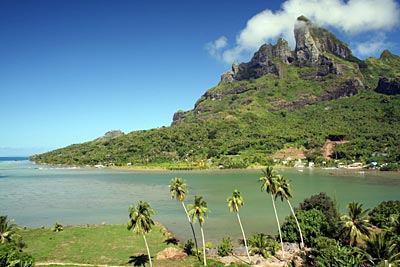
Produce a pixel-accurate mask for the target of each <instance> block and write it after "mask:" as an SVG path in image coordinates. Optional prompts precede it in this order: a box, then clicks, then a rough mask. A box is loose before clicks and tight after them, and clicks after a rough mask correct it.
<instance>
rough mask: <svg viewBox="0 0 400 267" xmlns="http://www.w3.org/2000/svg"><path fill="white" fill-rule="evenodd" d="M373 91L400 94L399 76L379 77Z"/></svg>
mask: <svg viewBox="0 0 400 267" xmlns="http://www.w3.org/2000/svg"><path fill="white" fill-rule="evenodd" d="M375 92H377V93H381V94H385V95H399V94H400V77H398V78H395V79H390V78H385V77H381V78H380V79H379V81H378V86H377V87H376V88H375Z"/></svg>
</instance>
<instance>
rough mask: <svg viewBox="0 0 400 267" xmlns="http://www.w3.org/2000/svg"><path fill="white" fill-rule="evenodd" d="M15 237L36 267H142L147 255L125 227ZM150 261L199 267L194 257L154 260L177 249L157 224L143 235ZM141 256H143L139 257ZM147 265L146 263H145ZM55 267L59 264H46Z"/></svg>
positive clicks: (24, 231) (27, 233)
mask: <svg viewBox="0 0 400 267" xmlns="http://www.w3.org/2000/svg"><path fill="white" fill-rule="evenodd" d="M19 234H20V235H21V236H22V238H23V240H24V242H25V243H26V244H27V248H26V249H25V251H26V252H28V253H30V254H31V255H32V256H33V257H34V258H35V261H36V264H37V265H43V264H44V263H45V264H50V263H65V265H62V266H65V267H67V266H68V267H70V266H74V265H71V264H73V263H77V264H82V265H83V264H91V265H97V266H104V265H109V266H142V261H143V259H144V260H146V258H147V252H146V247H145V245H144V241H143V238H142V236H140V235H134V234H133V233H132V232H129V231H128V230H127V228H126V226H125V225H96V226H74V227H64V231H62V232H53V231H52V230H51V229H49V228H40V229H21V230H20V232H19ZM146 237H147V241H148V243H149V247H150V253H151V255H152V258H153V266H166V267H168V266H171V267H172V266H201V265H200V264H199V263H198V262H197V259H196V258H195V257H187V258H186V259H185V260H181V261H172V260H157V259H156V255H157V253H158V252H160V251H162V250H164V249H165V248H167V247H177V248H179V245H176V244H173V242H172V241H173V237H172V236H171V235H170V234H169V233H168V232H167V231H166V229H165V228H163V227H162V226H161V225H156V226H155V227H154V228H153V230H152V231H151V232H150V233H149V234H148V235H147V236H146ZM141 254H144V255H146V256H144V257H143V256H142V257H140V255H141ZM147 265H148V264H147ZM48 266H58V267H60V265H48Z"/></svg>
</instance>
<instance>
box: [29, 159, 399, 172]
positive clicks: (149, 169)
mask: <svg viewBox="0 0 400 267" xmlns="http://www.w3.org/2000/svg"><path fill="white" fill-rule="evenodd" d="M28 161H29V160H28ZM30 162H32V163H34V164H36V165H40V166H50V167H65V168H74V169H75V168H83V169H84V168H88V169H104V170H112V171H114V170H115V171H143V172H152V171H157V172H213V171H214V172H215V171H221V172H224V171H228V172H229V171H260V170H262V169H263V168H265V167H266V166H250V167H247V168H237V169H227V168H218V167H214V168H209V169H195V168H193V169H191V168H176V169H173V168H171V169H170V168H167V167H162V166H102V165H101V166H97V165H94V166H89V165H86V166H79V165H64V164H48V163H42V164H41V163H36V162H34V161H30ZM273 167H274V168H275V169H293V170H298V171H299V172H303V171H304V170H322V171H329V172H330V175H333V176H336V175H360V174H361V175H366V174H371V173H375V174H377V173H399V172H400V171H380V170H379V169H365V168H326V167H292V166H285V165H274V166H273Z"/></svg>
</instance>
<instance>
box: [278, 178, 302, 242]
mask: <svg viewBox="0 0 400 267" xmlns="http://www.w3.org/2000/svg"><path fill="white" fill-rule="evenodd" d="M277 186H278V188H277V193H276V197H280V199H281V201H283V200H286V201H287V203H288V205H289V207H290V210H291V211H292V214H293V217H294V219H295V220H296V224H297V229H298V230H299V234H300V248H303V247H304V240H303V234H302V232H301V228H300V224H299V221H298V220H297V217H296V214H295V213H294V210H293V207H292V204H290V199H291V198H292V192H291V189H290V184H289V182H288V180H287V179H286V178H285V177H284V176H283V175H278V176H277Z"/></svg>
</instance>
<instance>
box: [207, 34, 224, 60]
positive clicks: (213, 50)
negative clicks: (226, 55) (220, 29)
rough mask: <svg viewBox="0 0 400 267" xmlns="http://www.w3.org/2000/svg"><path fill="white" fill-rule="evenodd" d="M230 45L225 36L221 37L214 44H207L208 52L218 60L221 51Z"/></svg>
mask: <svg viewBox="0 0 400 267" xmlns="http://www.w3.org/2000/svg"><path fill="white" fill-rule="evenodd" d="M227 45H228V39H227V38H226V37H225V36H221V37H219V38H218V39H217V40H215V41H214V42H209V43H207V44H206V50H207V51H208V53H209V54H210V55H211V56H213V57H216V58H220V51H221V49H223V48H225V47H226V46H227Z"/></svg>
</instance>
